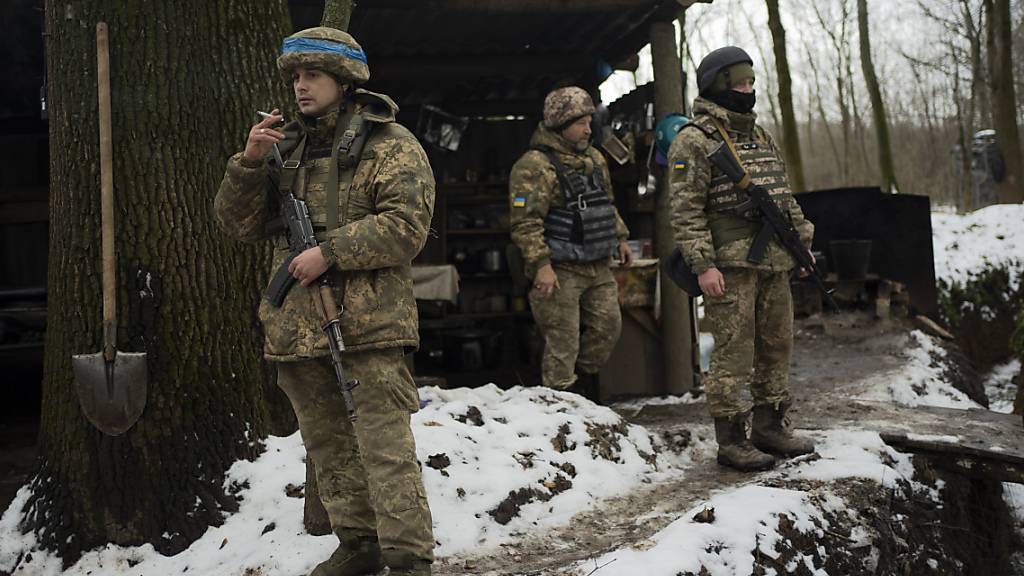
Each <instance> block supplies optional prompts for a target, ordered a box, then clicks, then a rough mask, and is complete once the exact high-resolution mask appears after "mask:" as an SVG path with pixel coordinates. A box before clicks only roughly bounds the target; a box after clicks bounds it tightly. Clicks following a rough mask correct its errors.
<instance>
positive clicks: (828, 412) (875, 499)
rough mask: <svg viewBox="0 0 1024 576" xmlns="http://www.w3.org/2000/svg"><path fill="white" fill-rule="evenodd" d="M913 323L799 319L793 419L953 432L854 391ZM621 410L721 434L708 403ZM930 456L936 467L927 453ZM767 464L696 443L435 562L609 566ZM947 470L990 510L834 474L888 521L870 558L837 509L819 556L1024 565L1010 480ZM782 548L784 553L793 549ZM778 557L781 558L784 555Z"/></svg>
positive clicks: (878, 566)
mask: <svg viewBox="0 0 1024 576" xmlns="http://www.w3.org/2000/svg"><path fill="white" fill-rule="evenodd" d="M912 329H913V328H912V326H911V325H910V323H909V322H902V321H889V320H886V321H876V320H873V319H872V318H870V317H869V316H868V315H866V314H860V313H844V314H843V315H840V316H829V317H828V318H826V319H825V320H824V321H823V320H821V319H818V318H811V319H804V320H799V321H798V322H797V325H796V337H795V349H794V358H793V363H792V370H791V374H792V377H791V382H792V390H793V394H794V397H795V399H796V400H797V404H796V406H795V407H794V409H793V410H792V411H791V416H792V420H793V423H794V426H796V427H797V428H799V429H803V430H805V431H810V432H811V433H812V434H813V431H814V430H826V429H834V428H845V427H849V428H858V429H864V428H867V429H872V430H880V431H881V430H900V429H902V430H907V431H913V432H916V433H919V434H949V433H950V430H949V429H948V427H947V424H948V423H947V422H942V421H938V420H936V419H935V417H934V416H933V415H930V414H927V413H924V412H920V413H917V412H915V411H913V410H908V409H906V408H902V409H901V408H899V407H897V406H896V405H894V404H892V403H886V402H877V401H875V402H869V401H858V400H854V399H856V398H857V397H858V396H860V395H861V394H862V393H863V392H864V391H865V390H866V389H868V388H869V387H871V385H872V384H877V379H884V378H886V374H887V373H890V372H891V371H893V370H896V369H899V368H900V367H901V366H902V365H903V362H904V360H903V359H902V357H901V353H902V351H903V350H904V349H905V348H906V347H907V346H908V345H909V344H910V342H909V338H910V336H909V333H910V331H911V330H912ZM622 412H623V416H624V417H626V418H627V419H628V421H630V422H632V423H635V424H640V425H643V426H644V427H646V428H647V429H648V430H650V431H651V432H653V433H655V434H662V433H666V434H671V435H674V436H676V437H683V436H685V435H686V434H691V435H695V436H697V437H700V438H704V439H713V430H712V428H711V421H710V418H709V417H708V415H707V413H706V407H705V406H704V404H703V403H697V404H677V405H668V406H646V407H644V408H643V409H642V410H639V411H637V410H636V409H635V408H632V409H628V410H627V409H624V410H622ZM967 425H969V423H967ZM709 445H710V446H713V444H709ZM807 457H813V455H811V456H807ZM807 457H805V458H807ZM786 465H787V464H782V466H786ZM788 465H792V463H790V464H788ZM921 466H922V467H924V468H928V465H927V463H926V462H924V461H923V459H922V463H921ZM765 476H766V475H765V474H760V475H759V474H743V473H739V472H735V471H732V470H730V469H727V468H723V467H721V466H719V465H718V464H717V463H716V462H715V454H714V452H713V451H712V450H708V451H707V452H704V453H700V454H698V455H697V457H696V462H695V465H694V466H693V467H692V469H690V470H688V471H687V472H686V474H685V475H684V476H681V477H679V478H677V479H675V480H672V481H669V482H664V483H657V484H649V485H646V486H642V487H641V488H639V489H637V490H635V491H634V492H633V493H631V494H629V495H626V496H623V497H620V498H616V499H612V500H610V501H606V502H604V503H603V504H602V505H601V506H600V507H599V508H596V509H593V510H589V511H586V512H582V513H580V514H579V515H577V516H576V517H575V518H574V520H573V521H572V523H571V524H569V525H568V526H565V527H562V528H558V529H554V530H549V531H538V532H537V533H534V534H530V535H528V536H525V537H523V538H522V539H520V540H518V541H516V542H513V543H510V544H508V545H503V546H501V548H500V550H498V551H497V552H495V551H494V550H489V551H486V552H483V553H481V554H478V555H459V556H455V557H449V558H445V559H443V560H442V561H440V562H438V563H437V564H435V568H436V570H435V574H443V575H448V574H493V575H504V574H524V575H541V574H555V573H567V574H573V573H575V574H596V575H600V574H601V573H602V569H601V568H602V567H601V566H598V565H597V564H596V562H595V560H594V559H595V558H596V557H598V556H600V555H601V554H603V553H605V552H609V551H611V550H614V549H617V548H621V547H625V546H629V545H631V544H637V543H641V542H642V541H643V540H644V539H646V538H648V537H650V536H652V535H653V534H655V533H656V532H658V531H659V530H661V529H662V528H664V527H665V526H667V525H668V524H669V523H671V522H672V521H674V520H675V519H677V518H678V517H680V516H681V515H682V514H683V513H684V512H686V511H687V510H690V509H691V508H693V507H695V506H697V505H698V504H700V503H701V502H702V501H705V500H707V499H708V498H709V496H710V495H711V494H712V493H713V492H717V491H720V490H723V489H729V488H735V487H739V486H742V485H744V484H748V483H761V484H765V483H770V482H773V481H769V482H766V480H767V478H766V477H765ZM922 476H923V477H924V481H925V482H935V480H936V478H938V477H939V474H938V473H936V472H934V471H928V472H927V473H924V474H923V475H922ZM918 480H920V479H918ZM942 480H943V481H945V483H946V484H945V486H946V487H947V489H946V491H945V492H944V495H946V497H947V498H959V499H961V500H973V502H974V503H980V502H981V500H979V498H981V497H982V496H984V498H986V499H987V500H986V502H984V506H983V507H984V508H985V510H986V511H985V513H983V514H979V513H977V507H972V506H970V505H960V504H952V505H947V506H935V504H934V503H933V502H930V501H928V499H927V498H924V497H921V498H917V497H916V496H915V495H914V494H913V493H912V492H910V491H909V489H908V492H907V493H906V494H904V495H903V496H902V497H897V496H896V495H894V494H893V493H891V492H890V491H887V490H886V489H884V488H882V487H881V486H879V485H877V484H874V483H873V482H865V481H856V480H850V481H842V482H838V483H833V484H832V485H830V489H831V490H832V491H833V492H836V493H839V494H842V495H843V497H844V499H845V500H846V502H847V505H848V506H849V507H850V509H851V510H857V511H859V520H858V521H860V522H861V523H868V524H870V523H873V522H874V523H876V524H877V525H875V526H867V528H868V529H869V531H871V532H873V533H874V534H875V535H876V538H875V541H874V542H873V543H872V544H873V546H874V548H876V549H877V550H878V554H875V556H878V557H877V558H875V559H873V560H868V561H866V563H865V557H867V556H868V555H869V554H870V547H863V546H852V545H851V540H849V539H848V538H847V536H848V535H849V530H850V529H852V526H848V527H847V528H846V529H845V530H844V529H843V528H842V526H843V523H844V519H843V518H837V519H832V520H833V522H832V523H833V525H834V526H837V527H838V528H835V529H833V530H831V531H830V532H831V534H830V535H829V536H827V537H826V540H832V542H828V541H826V542H819V544H822V545H823V546H824V548H825V549H827V550H828V551H829V554H828V556H831V558H830V559H827V560H826V559H822V562H821V565H820V566H819V567H822V568H825V569H826V571H828V572H829V573H830V574H869V573H870V574H894V575H895V574H901V575H902V574H924V573H932V574H1012V573H1017V574H1024V571H1022V570H1020V569H1015V568H1012V567H1010V565H1009V563H1008V560H1007V559H1008V558H1009V556H1010V555H1011V553H1012V552H1013V551H1014V550H1015V549H1017V548H1019V545H1018V543H1017V542H1016V532H1015V531H1014V530H1013V529H1012V528H1010V526H1012V523H1013V521H1012V520H1011V519H1010V518H1009V516H1008V514H1007V513H1006V510H1005V506H1003V505H1002V503H1001V499H1000V497H999V493H1000V490H1001V488H1000V487H1001V485H1000V484H999V483H993V482H989V481H985V482H982V481H976V480H967V479H963V478H956V477H942ZM774 482H777V481H774ZM793 487H794V488H797V489H802V488H805V487H801V486H793ZM961 504H962V503H961ZM883 509H884V510H883ZM891 517H898V518H906V520H905V521H904V522H903V523H902V524H897V525H894V523H893V522H892V521H891V520H889V518H891ZM976 525H977V526H976ZM979 526H980V527H982V528H984V527H988V528H985V529H986V530H988V531H992V528H991V527H992V526H996V529H995V532H996V533H997V534H996V536H995V537H992V538H988V539H987V540H984V541H981V539H980V538H978V537H974V539H973V540H972V539H967V540H968V541H967V543H966V546H967V548H968V549H967V550H962V551H959V552H956V553H955V554H951V553H950V552H949V550H950V549H951V548H954V547H956V546H963V545H964V544H963V542H964V540H965V539H964V538H963V534H964V533H977V532H978V530H979ZM844 531H845V532H846V533H845V534H843V532H844ZM803 540H806V538H804V539H803ZM974 540H978V541H977V542H975V541H974ZM790 541H791V542H792V546H794V547H799V546H801V544H800V542H801V538H800V537H799V535H798V534H793V535H792V537H791V538H790ZM804 546H805V547H806V548H807V549H808V550H810V551H812V552H813V551H815V550H816V547H815V543H814V542H804ZM780 552H783V555H782V556H783V557H785V552H786V551H780ZM759 556H760V555H759ZM954 556H956V557H954ZM936 557H937V558H940V559H943V560H942V561H941V562H940V564H939V566H938V567H937V568H936V567H930V569H929V567H928V566H927V562H928V561H929V559H931V558H936ZM579 561H585V563H584V564H583V566H585V567H586V568H585V569H584V570H582V571H580V570H577V571H576V572H571V571H569V572H566V571H565V569H566V567H568V566H570V565H572V564H574V563H576V562H579ZM773 562H775V561H772V560H771V559H765V560H763V563H762V561H760V560H759V563H758V564H757V565H755V569H754V574H764V573H766V570H767V573H772V572H771V571H770V569H771V568H773V566H772V563H773ZM816 564H817V562H816ZM865 566H867V567H865ZM774 568H775V569H776V570H777V569H778V566H774ZM608 572H611V569H609V570H608V571H606V573H608Z"/></svg>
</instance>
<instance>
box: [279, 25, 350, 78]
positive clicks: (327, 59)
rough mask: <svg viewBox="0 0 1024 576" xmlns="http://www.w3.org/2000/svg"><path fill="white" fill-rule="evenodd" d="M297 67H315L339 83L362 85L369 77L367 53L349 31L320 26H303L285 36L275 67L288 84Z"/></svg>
mask: <svg viewBox="0 0 1024 576" xmlns="http://www.w3.org/2000/svg"><path fill="white" fill-rule="evenodd" d="M296 68H316V69H317V70H323V71H324V72H327V73H329V74H331V75H332V76H334V77H335V78H336V79H337V80H338V81H339V82H342V83H348V82H352V83H354V84H362V83H363V82H366V81H367V80H369V79H370V69H369V68H368V67H367V66H366V54H365V53H364V52H363V49H362V48H361V47H360V46H359V43H358V42H356V40H355V38H353V37H352V36H351V35H350V34H349V33H347V32H342V31H341V30H338V29H335V28H326V27H323V26H320V27H317V28H306V29H305V30H301V31H299V32H296V33H295V34H292V35H291V36H289V37H287V38H285V39H284V44H283V45H282V46H281V56H280V57H278V59H277V69H278V70H280V72H281V77H282V78H283V79H284V81H285V83H286V84H291V81H292V73H293V72H295V69H296Z"/></svg>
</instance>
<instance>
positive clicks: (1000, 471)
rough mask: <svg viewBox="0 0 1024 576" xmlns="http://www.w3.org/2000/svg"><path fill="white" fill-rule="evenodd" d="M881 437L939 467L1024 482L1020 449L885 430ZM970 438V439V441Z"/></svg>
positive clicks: (996, 478) (1005, 480)
mask: <svg viewBox="0 0 1024 576" xmlns="http://www.w3.org/2000/svg"><path fill="white" fill-rule="evenodd" d="M881 437H882V440H883V441H884V442H885V443H886V444H888V445H890V446H892V447H893V448H896V449H898V450H901V451H903V452H911V453H913V454H917V455H920V456H926V457H927V458H928V459H929V460H930V461H931V462H932V463H933V464H934V465H935V466H936V467H938V468H942V469H944V470H949V471H951V472H956V473H958V474H963V475H965V476H970V477H973V478H988V479H991V480H996V481H999V482H1015V483H1017V484H1024V458H1022V457H1021V455H1020V454H1019V453H1014V452H1007V451H1004V450H991V449H986V448H984V447H979V446H978V445H971V444H970V443H964V442H963V441H951V440H945V439H942V438H941V437H940V438H937V439H930V438H927V437H921V438H919V437H913V436H909V435H907V434H899V433H896V434H893V433H882V434H881ZM968 442H969V441H968Z"/></svg>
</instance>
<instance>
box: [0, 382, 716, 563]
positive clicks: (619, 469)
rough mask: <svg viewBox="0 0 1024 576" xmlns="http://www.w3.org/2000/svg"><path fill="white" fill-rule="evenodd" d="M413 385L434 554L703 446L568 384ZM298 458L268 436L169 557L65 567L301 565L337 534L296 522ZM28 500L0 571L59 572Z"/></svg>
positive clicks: (136, 553) (587, 502)
mask: <svg viewBox="0 0 1024 576" xmlns="http://www.w3.org/2000/svg"><path fill="white" fill-rule="evenodd" d="M420 393H421V397H422V398H423V399H424V400H426V401H427V404H426V406H425V407H424V408H423V409H422V410H420V412H419V413H417V414H416V415H414V417H413V430H414V433H415V435H416V441H417V456H418V457H419V460H420V461H421V462H422V463H423V464H424V466H423V480H424V485H425V487H426V489H427V496H428V499H429V501H430V508H431V512H432V514H433V518H434V536H435V538H436V539H437V541H438V547H437V548H436V550H435V552H436V553H437V555H438V556H448V555H451V554H456V553H459V552H465V551H467V550H469V549H474V548H477V549H479V548H488V547H495V546H498V545H499V544H501V543H502V542H506V541H508V540H509V539H512V538H515V537H517V536H519V535H521V534H522V533H523V532H526V531H536V530H538V529H544V528H547V527H552V526H557V525H561V524H565V523H567V522H568V521H569V519H570V518H571V517H572V516H573V515H574V514H576V513H577V512H579V511H580V510H584V509H588V508H591V507H593V506H594V505H595V504H596V503H597V502H598V501H599V500H601V499H604V498H609V497H612V496H616V495H620V494H623V493H626V492H628V491H630V490H632V489H635V488H636V487H637V486H638V485H639V484H640V483H642V482H643V483H649V482H657V481H659V480H661V479H664V478H666V477H667V476H668V475H670V474H671V475H678V474H681V473H683V472H682V471H683V470H684V469H685V468H686V467H688V466H689V465H690V463H691V454H690V453H689V452H692V451H693V450H703V449H704V447H702V446H701V445H700V444H699V443H694V444H693V445H692V446H691V447H690V449H689V451H687V452H684V453H679V454H677V453H673V452H671V451H669V450H666V449H664V447H663V446H662V445H661V441H660V440H659V439H657V438H655V437H653V436H652V435H651V434H649V433H648V432H647V431H646V430H645V429H643V428H642V427H639V426H635V425H627V424H625V422H624V421H623V420H622V418H621V417H620V416H619V415H618V414H617V413H615V412H614V411H612V410H611V409H610V408H606V407H603V406H597V405H595V404H593V403H591V402H589V401H587V400H585V399H583V398H582V397H580V396H577V395H576V394H572V393H569V392H561V391H555V390H549V389H546V388H512V389H510V390H507V391H502V390H501V389H499V388H498V387H496V386H494V385H487V386H483V387H480V388H475V389H467V388H459V389H452V390H442V389H439V388H423V389H421V390H420ZM304 457H305V450H304V449H303V447H302V441H301V439H300V437H299V435H298V433H296V434H293V435H291V436H289V437H287V438H277V437H270V438H268V440H267V443H266V451H265V453H264V454H263V455H261V456H260V457H259V458H258V459H257V460H256V461H254V462H246V461H240V462H237V463H235V465H234V466H233V467H232V468H231V470H230V471H229V473H228V479H227V484H228V486H232V485H236V486H247V487H245V488H243V489H242V490H241V491H240V492H239V496H240V497H241V499H242V501H241V507H240V510H239V511H238V512H237V513H235V514H232V515H230V516H228V517H227V518H226V519H225V523H224V525H223V526H220V527H216V528H210V529H209V530H208V531H207V532H206V534H205V535H204V536H203V537H202V538H200V539H199V540H197V541H196V542H195V543H193V544H192V546H191V547H189V549H188V550H186V551H184V552H182V553H180V554H178V555H176V556H173V557H165V556H161V555H160V554H158V553H156V552H155V551H154V550H153V548H152V547H151V546H143V547H138V548H123V547H118V546H108V547H106V548H104V549H101V550H95V551H92V552H90V553H88V554H86V555H85V556H84V557H83V558H82V559H81V560H80V561H79V562H78V563H76V564H75V565H74V566H72V567H71V568H69V569H68V570H67V571H66V572H64V573H63V574H64V575H65V576H88V575H96V574H103V575H105V576H106V575H111V576H114V575H125V576H138V575H150V574H181V573H186V574H197V575H201V576H205V575H210V576H213V575H216V576H234V575H238V576H243V575H244V576H278V575H280V576H291V575H294V574H305V573H308V571H309V570H311V569H312V567H313V566H314V565H316V564H317V563H318V562H320V561H321V560H323V559H324V558H326V557H327V556H329V555H330V553H331V552H332V551H333V549H334V547H335V546H336V545H337V540H336V539H335V538H334V537H333V536H324V537H315V536H310V535H308V534H306V533H305V530H304V529H303V527H302V508H303V500H302V498H301V497H300V496H298V494H297V492H296V491H295V490H294V489H292V490H289V487H290V486H291V487H296V486H302V484H303V483H304V481H305V467H304V464H303V458H304ZM523 489H527V490H529V489H534V490H536V492H535V493H531V495H532V501H530V502H527V503H525V504H523V505H522V507H521V508H520V509H519V510H518V513H517V514H515V515H514V516H512V517H511V518H504V519H503V520H504V521H505V522H506V523H500V522H499V521H498V519H496V518H495V517H493V516H492V514H491V512H492V511H494V510H496V509H497V508H498V505H499V504H500V503H501V502H502V501H503V500H505V499H506V497H507V496H508V495H509V493H510V492H512V491H519V490H523ZM289 492H291V493H292V494H293V496H292V497H290V496H289V495H288V493H289ZM27 498H28V492H27V489H22V491H21V492H20V493H19V495H18V498H17V499H16V500H15V502H14V503H13V504H12V506H11V507H10V508H9V509H8V510H7V512H6V513H5V514H4V515H3V517H2V518H0V571H10V570H12V569H13V568H14V566H15V564H16V562H17V561H18V558H19V556H20V555H21V553H22V552H25V551H31V553H32V561H31V562H30V563H28V565H27V566H26V567H25V569H24V570H21V571H19V572H16V574H19V575H20V574H24V575H28V574H31V575H32V576H57V575H58V574H61V572H60V561H59V559H57V558H55V557H53V556H52V555H50V554H48V553H46V552H42V551H39V550H36V549H35V544H36V542H35V538H34V537H33V536H31V535H27V536H25V535H21V534H19V533H18V531H17V522H18V518H19V517H20V512H21V509H22V507H23V506H24V503H25V501H26V500H27ZM247 570H253V571H252V572H247ZM255 570H259V571H258V572H256V571H255Z"/></svg>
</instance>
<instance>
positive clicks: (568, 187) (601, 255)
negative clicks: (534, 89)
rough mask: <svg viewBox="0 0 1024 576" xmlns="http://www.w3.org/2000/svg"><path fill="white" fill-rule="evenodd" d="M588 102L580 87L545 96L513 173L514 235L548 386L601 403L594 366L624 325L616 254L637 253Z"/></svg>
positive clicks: (625, 258)
mask: <svg viewBox="0 0 1024 576" xmlns="http://www.w3.org/2000/svg"><path fill="white" fill-rule="evenodd" d="M594 112H595V108H594V103H593V100H591V98H590V95H589V94H587V92H586V91H585V90H583V89H582V88H579V87H576V86H570V87H566V88H560V89H557V90H554V91H552V92H551V93H550V94H548V95H547V97H546V98H545V99H544V118H543V121H542V122H541V123H540V125H538V126H537V129H536V131H534V133H533V136H532V138H531V139H530V150H529V151H527V152H526V153H525V154H523V156H522V157H520V158H519V160H518V161H517V162H516V163H515V165H514V166H513V167H512V173H511V175H510V176H509V203H510V209H511V228H512V241H513V242H515V244H516V245H517V246H518V247H519V249H520V250H521V251H522V254H523V264H524V271H525V273H526V277H527V278H529V279H532V282H533V283H532V288H531V290H530V293H529V299H530V307H531V309H532V311H533V317H534V320H535V321H536V323H537V327H538V328H539V329H540V331H541V334H543V336H544V341H545V343H544V357H543V360H542V366H541V372H542V379H543V383H544V385H545V386H548V387H550V388H556V389H561V390H566V389H570V390H573V391H574V392H577V393H579V394H582V395H584V396H587V397H588V398H590V399H591V400H595V401H596V400H597V399H598V395H599V394H598V393H599V390H598V384H597V372H598V371H599V370H600V368H601V365H602V364H604V362H605V361H606V360H608V356H609V355H611V352H612V349H613V348H614V347H615V343H616V342H617V341H618V338H619V332H620V330H621V328H622V317H621V312H620V310H619V300H618V285H617V284H616V282H615V278H614V276H613V275H612V273H611V270H610V269H609V265H610V263H611V258H612V257H617V258H618V259H619V262H620V263H621V264H623V265H626V266H628V265H629V264H630V263H631V262H632V259H633V256H632V252H631V251H630V249H629V245H628V244H627V243H626V238H628V236H629V230H628V229H627V228H626V225H625V223H623V221H622V218H620V217H619V214H618V211H617V210H616V209H615V205H614V198H613V196H612V188H611V179H610V176H609V173H608V165H607V163H606V162H605V159H604V156H602V155H601V153H600V152H598V151H597V150H596V149H595V148H593V147H592V146H591V145H590V135H591V129H590V123H591V120H592V119H593V114H594Z"/></svg>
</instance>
